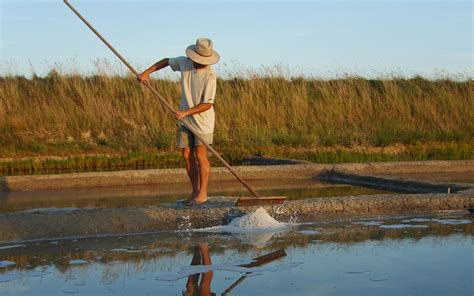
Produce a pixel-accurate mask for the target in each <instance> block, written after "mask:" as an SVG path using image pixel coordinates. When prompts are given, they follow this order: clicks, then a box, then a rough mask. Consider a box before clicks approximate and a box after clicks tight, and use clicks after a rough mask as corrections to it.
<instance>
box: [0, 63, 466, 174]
mask: <svg viewBox="0 0 474 296" xmlns="http://www.w3.org/2000/svg"><path fill="white" fill-rule="evenodd" d="M99 73H100V72H99ZM234 74H235V75H234V76H235V77H231V76H232V75H226V78H225V79H220V80H218V88H217V89H218V90H217V95H216V105H215V109H216V112H217V124H216V134H215V139H214V140H215V141H214V143H215V146H216V147H217V148H218V150H219V151H220V152H222V153H223V154H224V155H226V157H228V159H230V161H231V162H233V163H239V162H240V161H241V160H242V158H243V157H244V156H245V155H247V154H251V153H260V154H265V155H270V156H277V157H293V158H303V159H308V160H312V161H316V162H326V163H328V162H329V163H330V162H347V161H350V162H352V161H387V160H422V159H466V158H472V152H470V151H472V148H473V146H474V145H473V139H474V137H473V135H474V121H473V120H472V118H474V100H473V87H474V83H473V81H472V79H470V78H466V79H464V80H459V81H458V80H456V81H454V80H449V79H441V78H440V79H437V80H427V79H424V78H421V77H414V78H403V77H397V76H395V75H392V76H390V77H384V78H380V79H364V78H360V77H345V78H338V79H318V78H308V77H286V76H284V75H279V74H278V73H273V72H271V71H269V72H268V75H266V74H265V71H259V72H255V73H250V72H249V71H246V72H245V73H234ZM151 83H152V85H153V86H154V87H155V88H156V89H157V90H158V91H159V92H160V93H162V94H163V96H164V97H165V98H168V99H169V100H170V101H171V102H172V103H173V104H174V105H175V106H177V104H178V100H179V92H180V87H179V83H178V82H177V81H174V80H152V81H151ZM175 133H176V123H175V120H174V118H173V116H171V114H168V113H167V112H165V111H164V109H163V108H162V106H161V105H160V103H159V101H158V100H156V99H155V98H154V97H153V96H152V95H151V94H150V93H149V92H148V91H146V90H145V89H142V87H141V86H140V85H139V84H138V83H137V82H136V81H135V78H134V77H131V76H123V75H122V76H118V75H117V76H106V75H103V74H102V75H90V76H84V75H81V74H71V73H69V74H62V73H60V72H58V71H57V70H52V71H51V72H50V73H49V75H47V76H46V77H38V76H33V77H32V78H25V77H21V76H13V75H7V76H3V77H0V143H1V145H0V158H7V157H10V158H13V161H11V162H3V163H2V164H0V166H1V170H2V173H15V170H17V171H18V172H19V171H25V172H28V173H31V172H36V171H50V170H52V171H56V170H61V169H65V170H69V169H72V170H81V169H83V170H91V169H92V170H93V169H117V168H121V167H131V168H139V167H175V166H179V165H180V163H179V161H180V160H179V153H178V151H176V149H174V146H175V141H176V139H175V137H176V136H175ZM397 145H398V146H397ZM358 147H366V148H364V149H366V150H363V149H362V150H360V149H359V148H358ZM389 147H402V148H403V149H402V148H400V149H402V150H403V152H401V153H398V154H396V153H395V154H393V153H390V152H389V150H390V149H388V148H389ZM420 147H421V148H420ZM369 148H376V149H378V150H376V152H374V151H371V150H370V149H369ZM383 148H387V149H383ZM292 149H293V150H292ZM367 149H369V150H367ZM134 153H135V154H134ZM85 154H87V155H94V154H100V155H112V156H101V157H99V156H97V157H96V158H87V157H81V156H80V155H85ZM53 155H54V156H62V157H65V158H63V160H55V161H53V160H51V161H50V162H45V161H37V160H35V161H33V160H32V161H31V162H30V161H27V160H16V159H18V158H19V157H26V158H28V157H35V156H53ZM77 155H79V156H78V157H79V158H77V157H76V156H77ZM114 155H115V156H114ZM116 155H119V156H116ZM130 155H131V156H130ZM137 155H138V156H137ZM68 157H69V158H70V159H68ZM76 158H77V159H80V160H77V161H73V160H72V159H76ZM64 159H68V160H64ZM139 161H144V162H145V164H143V165H139V164H137V162H139ZM8 163H9V164H8ZM7 164H8V165H7ZM6 166H10V167H9V168H6Z"/></svg>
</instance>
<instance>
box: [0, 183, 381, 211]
mask: <svg viewBox="0 0 474 296" xmlns="http://www.w3.org/2000/svg"><path fill="white" fill-rule="evenodd" d="M250 183H251V185H252V186H253V187H254V188H255V189H256V190H257V191H258V192H259V193H260V194H261V195H263V196H286V197H287V200H292V199H306V198H312V197H332V196H348V195H370V194H383V193H390V192H388V191H382V190H377V189H371V188H365V187H357V186H349V185H336V184H327V183H322V182H320V181H318V180H293V181H291V182H284V181H278V182H269V181H252V182H250ZM190 190H191V188H190V185H189V184H188V183H185V184H167V185H148V186H117V187H103V188H83V189H63V190H44V191H32V192H6V193H5V192H3V193H2V192H0V213H8V212H18V211H27V210H32V209H42V208H117V207H138V206H150V205H160V204H169V203H174V202H176V201H177V200H179V199H182V198H186V197H187V195H188V194H189V192H190ZM209 194H210V195H211V196H223V195H225V196H237V197H238V196H248V195H249V193H248V192H246V191H245V188H243V187H242V185H241V184H240V183H237V182H214V183H211V184H210V191H209Z"/></svg>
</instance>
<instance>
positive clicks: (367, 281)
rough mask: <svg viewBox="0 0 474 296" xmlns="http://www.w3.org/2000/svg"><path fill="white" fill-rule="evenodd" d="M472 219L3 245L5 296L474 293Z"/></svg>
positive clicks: (0, 280) (0, 282) (0, 278)
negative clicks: (261, 260) (268, 257)
mask: <svg viewBox="0 0 474 296" xmlns="http://www.w3.org/2000/svg"><path fill="white" fill-rule="evenodd" d="M472 221H474V218H473V217H472V216H471V215H456V216H431V217H415V218H413V217H412V218H409V217H404V218H397V219H395V218H392V219H386V220H358V221H349V222H331V223H321V222H319V223H313V224H305V225H291V226H290V227H289V228H287V229H285V230H284V231H281V230H278V231H274V232H272V231H266V232H259V231H250V230H249V231H244V232H242V233H229V232H224V233H222V232H195V231H191V232H174V233H160V234H154V235H146V236H143V235H142V236H121V237H108V238H89V239H77V240H64V241H54V240H53V241H43V242H32V243H19V244H13V245H3V246H0V262H1V263H0V293H1V294H2V295H31V294H35V295H65V294H78V295H188V294H190V292H191V291H193V290H194V291H198V290H200V291H201V292H202V293H201V295H206V293H207V292H210V291H212V292H213V293H216V295H222V293H224V292H225V291H227V292H228V295H472V292H473V286H472V279H473V267H472V266H473V263H474V258H473V234H474V229H473V227H472ZM282 252H284V253H282ZM269 254H270V257H271V256H272V254H274V255H273V256H275V257H274V258H270V259H271V260H269V261H268V262H263V263H264V264H262V265H259V266H254V267H249V266H252V265H251V264H255V261H252V258H256V257H261V256H264V255H269ZM275 254H276V255H275ZM282 254H286V256H285V255H282ZM264 258H265V257H264ZM259 263H262V262H259ZM2 264H3V265H2ZM209 264H210V265H209ZM245 266H247V267H245ZM229 289H230V290H229ZM186 293H188V294H186ZM190 295H191V294H190ZM197 295H199V294H197ZM207 295H209V293H207Z"/></svg>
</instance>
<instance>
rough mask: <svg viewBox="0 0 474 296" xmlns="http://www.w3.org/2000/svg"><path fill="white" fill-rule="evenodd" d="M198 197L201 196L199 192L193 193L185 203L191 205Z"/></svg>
mask: <svg viewBox="0 0 474 296" xmlns="http://www.w3.org/2000/svg"><path fill="white" fill-rule="evenodd" d="M198 195H199V192H193V193H191V195H190V196H189V197H188V198H187V199H185V200H184V203H189V202H191V201H193V200H195V199H196V198H197V197H198Z"/></svg>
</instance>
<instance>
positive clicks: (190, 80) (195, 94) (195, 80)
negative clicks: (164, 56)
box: [169, 56, 217, 134]
mask: <svg viewBox="0 0 474 296" xmlns="http://www.w3.org/2000/svg"><path fill="white" fill-rule="evenodd" d="M169 65H170V67H171V69H172V70H173V71H180V72H181V101H180V103H179V110H186V109H189V108H192V107H194V106H196V105H199V104H200V103H212V104H213V103H214V98H215V96H216V85H217V80H216V74H214V71H212V68H211V66H208V67H205V68H202V69H198V70H196V69H195V68H194V65H193V61H192V60H191V59H190V58H188V57H184V56H182V57H177V58H172V59H169ZM187 119H188V120H189V121H188V122H189V123H190V124H191V126H192V127H193V128H195V129H196V130H197V131H198V132H199V133H200V134H210V133H213V132H214V121H215V114H214V107H211V109H209V110H207V111H204V112H201V113H199V114H194V115H192V116H187Z"/></svg>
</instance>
